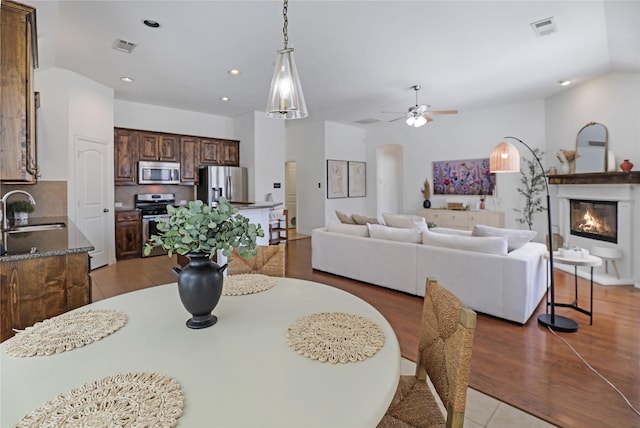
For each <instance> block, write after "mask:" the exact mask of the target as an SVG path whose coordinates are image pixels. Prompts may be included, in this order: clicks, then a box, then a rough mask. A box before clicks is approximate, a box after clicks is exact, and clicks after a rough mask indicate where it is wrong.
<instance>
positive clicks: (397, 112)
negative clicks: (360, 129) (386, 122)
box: [380, 110, 407, 114]
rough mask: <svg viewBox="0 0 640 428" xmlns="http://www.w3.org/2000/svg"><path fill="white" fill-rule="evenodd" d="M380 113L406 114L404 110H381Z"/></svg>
mask: <svg viewBox="0 0 640 428" xmlns="http://www.w3.org/2000/svg"><path fill="white" fill-rule="evenodd" d="M380 113H389V114H407V112H406V111H384V110H383V111H381V112H380Z"/></svg>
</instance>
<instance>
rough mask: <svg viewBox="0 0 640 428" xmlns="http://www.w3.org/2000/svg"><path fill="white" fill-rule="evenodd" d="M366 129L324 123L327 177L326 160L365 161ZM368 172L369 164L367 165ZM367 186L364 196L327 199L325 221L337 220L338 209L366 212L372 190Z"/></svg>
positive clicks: (347, 211) (349, 212) (348, 211)
mask: <svg viewBox="0 0 640 428" xmlns="http://www.w3.org/2000/svg"><path fill="white" fill-rule="evenodd" d="M364 134H365V133H364V130H363V129H361V128H359V127H355V126H350V125H344V124H341V123H335V122H325V123H324V144H325V162H324V168H325V177H326V165H327V163H326V160H327V159H334V160H346V161H359V162H365V143H364ZM366 168H367V174H368V172H369V171H368V168H369V164H367V165H366ZM324 184H325V198H326V179H325V183H324ZM372 190H373V189H370V188H369V187H368V186H367V189H366V194H367V196H366V197H364V198H338V199H327V200H326V204H325V221H326V222H334V221H335V222H337V221H338V217H337V216H336V213H335V212H336V210H340V211H343V212H346V213H347V214H353V213H355V214H364V213H365V210H366V199H367V197H369V196H370V194H371V191H372Z"/></svg>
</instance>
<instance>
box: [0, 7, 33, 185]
mask: <svg viewBox="0 0 640 428" xmlns="http://www.w3.org/2000/svg"><path fill="white" fill-rule="evenodd" d="M0 18H1V25H0V40H1V41H0V49H1V51H0V52H1V55H0V69H1V70H2V73H0V75H1V82H2V97H0V157H1V158H2V162H0V180H1V181H4V182H16V183H35V182H36V181H37V176H38V166H37V157H36V152H37V150H36V148H37V145H36V128H35V127H36V118H35V114H36V98H35V94H34V90H33V70H34V69H35V68H37V66H38V45H37V43H38V42H37V29H36V10H35V9H34V8H32V7H30V6H26V5H23V4H20V3H15V2H13V1H10V0H3V1H2V3H1V5H0Z"/></svg>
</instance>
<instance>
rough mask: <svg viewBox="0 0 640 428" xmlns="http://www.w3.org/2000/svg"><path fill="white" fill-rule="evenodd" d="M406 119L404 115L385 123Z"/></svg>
mask: <svg viewBox="0 0 640 428" xmlns="http://www.w3.org/2000/svg"><path fill="white" fill-rule="evenodd" d="M406 118H407V116H406V115H404V116H400V117H396V118H395V119H391V120H387V122H395V121H397V120H400V119H406Z"/></svg>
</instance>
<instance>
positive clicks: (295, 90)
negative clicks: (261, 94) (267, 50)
mask: <svg viewBox="0 0 640 428" xmlns="http://www.w3.org/2000/svg"><path fill="white" fill-rule="evenodd" d="M308 115H309V112H308V111H307V105H306V104H305V102H304V95H303V94H302V85H301V84H300V78H299V77H298V71H297V69H296V63H295V61H294V59H293V49H292V48H285V49H282V50H279V51H278V58H277V59H276V66H275V69H274V71H273V79H271V90H270V91H269V100H268V102H267V116H268V117H272V118H276V119H302V118H305V117H307V116H308Z"/></svg>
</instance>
